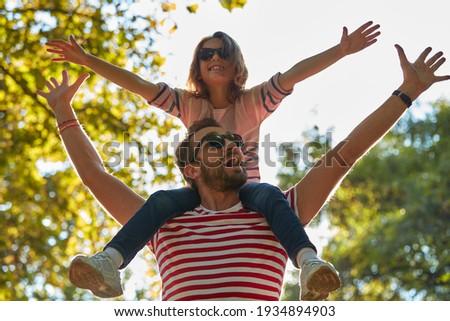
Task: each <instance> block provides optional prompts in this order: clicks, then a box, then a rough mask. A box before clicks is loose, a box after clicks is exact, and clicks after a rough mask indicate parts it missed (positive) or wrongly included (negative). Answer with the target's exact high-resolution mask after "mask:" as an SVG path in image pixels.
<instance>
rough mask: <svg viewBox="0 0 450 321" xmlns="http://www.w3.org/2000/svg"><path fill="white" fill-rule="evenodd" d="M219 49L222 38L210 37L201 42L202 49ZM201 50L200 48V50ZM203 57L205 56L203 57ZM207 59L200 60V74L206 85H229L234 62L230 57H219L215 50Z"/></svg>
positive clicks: (232, 76)
mask: <svg viewBox="0 0 450 321" xmlns="http://www.w3.org/2000/svg"><path fill="white" fill-rule="evenodd" d="M206 48H208V49H220V48H222V40H221V39H218V38H212V39H209V40H207V41H205V42H204V43H203V46H202V49H206ZM200 51H201V50H200ZM204 58H205V57H204ZM208 58H209V59H206V60H205V59H203V60H202V59H199V60H200V76H201V78H202V80H203V82H204V83H205V84H206V86H208V87H211V86H229V84H230V82H233V81H234V77H235V70H234V64H233V63H232V62H231V61H230V58H229V57H228V58H221V57H220V55H219V54H218V52H217V51H215V52H214V53H213V54H212V56H211V57H208Z"/></svg>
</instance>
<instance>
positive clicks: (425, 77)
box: [395, 45, 450, 100]
mask: <svg viewBox="0 0 450 321" xmlns="http://www.w3.org/2000/svg"><path fill="white" fill-rule="evenodd" d="M395 48H396V49H397V53H398V57H399V59H400V66H401V68H402V71H403V84H402V86H401V87H400V88H399V89H400V90H401V91H403V92H405V93H406V94H407V95H409V96H410V98H411V99H412V100H414V99H416V98H417V97H418V96H419V95H420V94H421V93H423V92H424V91H425V90H427V89H428V88H429V87H430V86H431V85H432V84H434V83H436V82H439V81H444V80H449V79H450V75H447V76H436V75H435V74H434V73H435V72H436V71H437V70H438V69H439V67H441V66H442V64H443V63H444V62H445V58H444V57H443V53H442V51H439V52H438V53H436V54H434V55H433V56H432V57H431V58H429V59H428V60H427V56H428V55H429V54H430V52H431V47H428V48H426V49H425V50H424V51H422V53H421V54H420V55H419V57H418V58H417V59H416V61H415V62H414V63H411V62H409V61H408V59H407V58H406V55H405V52H404V51H403V48H402V47H400V45H395Z"/></svg>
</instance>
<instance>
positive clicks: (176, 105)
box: [148, 82, 184, 119]
mask: <svg viewBox="0 0 450 321" xmlns="http://www.w3.org/2000/svg"><path fill="white" fill-rule="evenodd" d="M156 85H157V86H158V87H159V91H158V94H157V95H156V97H155V98H153V100H151V101H148V103H149V104H150V105H151V106H155V107H157V108H159V109H161V110H163V111H165V112H166V113H168V114H170V115H172V116H175V117H177V118H180V119H181V118H182V117H183V115H182V114H183V112H182V104H181V99H182V96H183V95H184V90H182V89H178V88H176V89H174V88H171V87H170V86H169V85H167V84H166V83H164V82H160V83H157V84H156Z"/></svg>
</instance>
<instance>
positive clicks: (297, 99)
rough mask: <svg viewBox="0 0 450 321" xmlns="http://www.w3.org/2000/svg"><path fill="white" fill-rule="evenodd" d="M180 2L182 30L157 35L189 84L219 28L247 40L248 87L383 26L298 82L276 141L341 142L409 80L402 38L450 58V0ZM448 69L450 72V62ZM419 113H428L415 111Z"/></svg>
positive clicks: (270, 123) (317, 235)
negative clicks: (309, 136)
mask: <svg viewBox="0 0 450 321" xmlns="http://www.w3.org/2000/svg"><path fill="white" fill-rule="evenodd" d="M176 2H177V4H178V10H176V11H175V12H174V13H172V18H173V20H174V21H176V22H177V24H178V27H179V28H178V30H177V31H176V32H175V33H174V34H173V35H172V36H170V37H168V38H165V37H163V38H161V39H158V41H157V42H156V45H155V49H156V50H160V51H161V52H162V53H163V54H165V55H166V56H167V61H166V64H165V66H164V68H163V71H164V72H165V75H164V76H163V77H162V78H161V79H160V80H161V81H166V82H168V83H170V84H171V85H173V86H177V87H184V85H185V81H186V79H187V75H188V70H189V65H190V62H191V58H192V53H193V51H194V47H195V46H196V45H197V43H198V41H199V40H200V39H201V38H202V37H204V36H207V35H211V34H212V33H214V32H215V31H217V30H221V31H225V32H226V33H228V34H229V35H231V36H232V37H233V38H234V39H235V40H236V41H237V42H238V43H239V45H240V47H241V49H242V51H243V54H244V58H245V60H246V64H247V67H248V69H249V79H248V82H247V87H251V86H253V85H256V84H258V83H260V82H262V81H265V80H267V79H269V78H270V76H272V75H273V74H274V73H276V72H278V71H281V72H283V71H286V70H287V69H288V68H290V67H291V66H292V65H294V64H295V63H296V62H298V61H300V60H302V59H304V58H307V57H309V56H311V55H314V54H317V53H319V52H321V51H323V50H326V49H328V48H330V47H332V46H334V45H336V44H337V43H338V42H339V40H340V36H341V32H342V27H343V26H344V25H345V26H347V27H348V28H349V30H350V31H353V30H355V29H356V28H357V27H359V26H360V25H361V24H363V23H364V22H366V21H369V20H373V21H374V22H375V23H379V24H381V31H382V35H381V37H380V38H379V41H378V43H376V44H375V45H373V46H372V47H370V48H368V49H366V50H364V51H362V52H360V53H357V54H355V55H352V56H350V57H346V58H344V59H343V60H342V61H340V62H338V63H337V64H335V65H334V66H332V67H331V68H329V69H328V70H326V71H324V72H322V73H320V74H319V75H316V76H314V77H312V78H310V79H307V80H306V81H303V82H302V83H300V84H298V85H297V86H296V89H295V91H294V93H293V94H292V95H291V96H290V97H288V98H287V99H285V101H284V102H283V103H282V105H281V107H280V109H279V110H278V111H277V112H276V113H275V114H274V115H272V116H271V117H270V118H269V119H268V120H267V121H266V122H265V123H264V125H263V127H262V130H261V137H264V136H265V135H266V134H268V133H270V135H271V139H272V140H275V141H277V142H282V141H285V142H286V141H295V140H299V139H300V137H301V133H302V132H303V131H304V130H305V129H308V128H311V126H312V125H314V124H317V125H319V127H320V128H321V130H322V131H324V130H325V129H327V128H329V127H334V128H335V133H334V136H333V141H334V144H336V143H337V142H338V140H340V139H343V138H344V137H345V135H346V134H348V133H349V132H350V131H351V129H352V128H354V127H355V126H356V125H357V124H358V123H359V122H360V121H362V120H363V118H364V117H366V116H367V115H368V114H369V113H370V112H372V111H373V110H374V109H375V108H376V107H378V106H379V105H380V104H381V103H382V102H383V101H384V100H385V99H386V98H387V97H388V96H389V95H390V94H391V93H392V91H393V90H394V89H396V88H397V87H398V85H399V84H400V83H401V80H402V78H401V70H400V67H399V63H398V58H397V53H396V51H395V49H394V44H395V43H399V44H400V45H402V46H403V48H404V49H405V51H406V54H407V56H408V57H409V58H410V60H413V59H415V57H417V55H418V54H419V53H420V52H421V51H422V50H423V49H424V48H425V47H426V46H432V47H433V48H434V49H436V50H442V51H444V53H446V54H448V55H450V41H448V40H449V36H448V33H449V31H450V19H449V18H448V13H449V12H450V2H448V1H445V0H428V1H426V3H425V4H424V2H423V1H418V0H413V1H411V0H410V1H406V0H397V1H388V0H378V1H371V2H369V1H358V0H341V1H320V0H319V1H308V2H307V1H294V0H289V1H288V0H278V1H273V0H272V1H271V0H248V3H247V5H246V6H245V8H244V9H243V10H239V9H237V10H234V11H233V12H232V13H231V14H230V13H229V12H227V11H226V10H224V9H223V8H221V7H220V5H219V4H218V1H217V0H209V1H206V2H200V3H199V4H200V9H199V11H198V12H197V13H196V14H190V13H188V12H187V10H185V9H184V6H185V5H186V2H185V1H176ZM146 5H147V4H146ZM146 5H144V8H142V10H145V6H146ZM148 5H149V6H153V5H155V4H154V3H153V4H152V3H150V4H148ZM440 74H450V63H447V65H444V66H443V67H442V70H441V71H440ZM144 76H145V75H144ZM147 76H148V75H147ZM442 97H447V98H450V82H449V83H446V84H442V83H441V84H438V85H435V86H434V87H433V88H432V89H430V90H429V91H428V92H427V93H425V94H424V95H423V96H421V97H420V101H422V102H425V103H427V102H430V101H434V100H436V99H438V98H442ZM423 109H425V108H423ZM414 112H415V113H419V114H420V112H421V111H420V110H418V109H417V108H416V110H415V111H414ZM274 155H275V154H274ZM261 171H262V176H263V180H264V181H268V182H271V183H274V184H276V178H275V177H276V172H277V168H269V167H267V166H265V165H264V164H261ZM308 233H309V234H310V237H311V239H312V240H313V242H315V243H316V244H318V245H319V247H320V246H321V245H323V244H324V242H326V239H327V238H328V237H329V235H330V231H329V230H328V228H327V227H326V226H324V227H322V228H319V229H315V230H314V231H311V230H309V231H308ZM146 264H148V262H145V261H142V260H141V259H138V260H136V261H135V262H133V263H132V264H131V266H132V269H133V271H134V272H137V275H136V274H135V275H134V276H133V278H132V279H131V280H130V282H128V283H127V289H126V294H125V297H126V298H132V297H133V290H134V285H133V283H134V284H135V285H137V286H138V287H141V286H142V279H141V277H142V274H143V273H144V271H145V269H146ZM139 271H142V273H141V272H139ZM139 274H141V275H139Z"/></svg>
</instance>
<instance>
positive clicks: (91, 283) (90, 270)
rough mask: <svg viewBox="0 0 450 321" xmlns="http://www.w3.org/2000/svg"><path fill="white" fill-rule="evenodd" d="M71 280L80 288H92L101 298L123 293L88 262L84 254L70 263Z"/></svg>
mask: <svg viewBox="0 0 450 321" xmlns="http://www.w3.org/2000/svg"><path fill="white" fill-rule="evenodd" d="M69 280H70V282H72V284H73V285H75V286H76V287H78V288H81V289H88V290H91V291H92V293H94V295H96V296H98V297H100V298H112V297H117V296H120V295H122V294H123V292H122V290H120V291H118V290H116V289H114V288H112V287H111V286H109V285H108V284H107V283H105V279H104V278H103V275H102V274H101V273H100V272H99V271H98V270H97V269H95V268H94V267H93V266H92V265H90V264H89V263H88V262H87V258H86V257H84V256H77V257H75V258H74V259H73V260H72V262H71V263H70V267H69Z"/></svg>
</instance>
